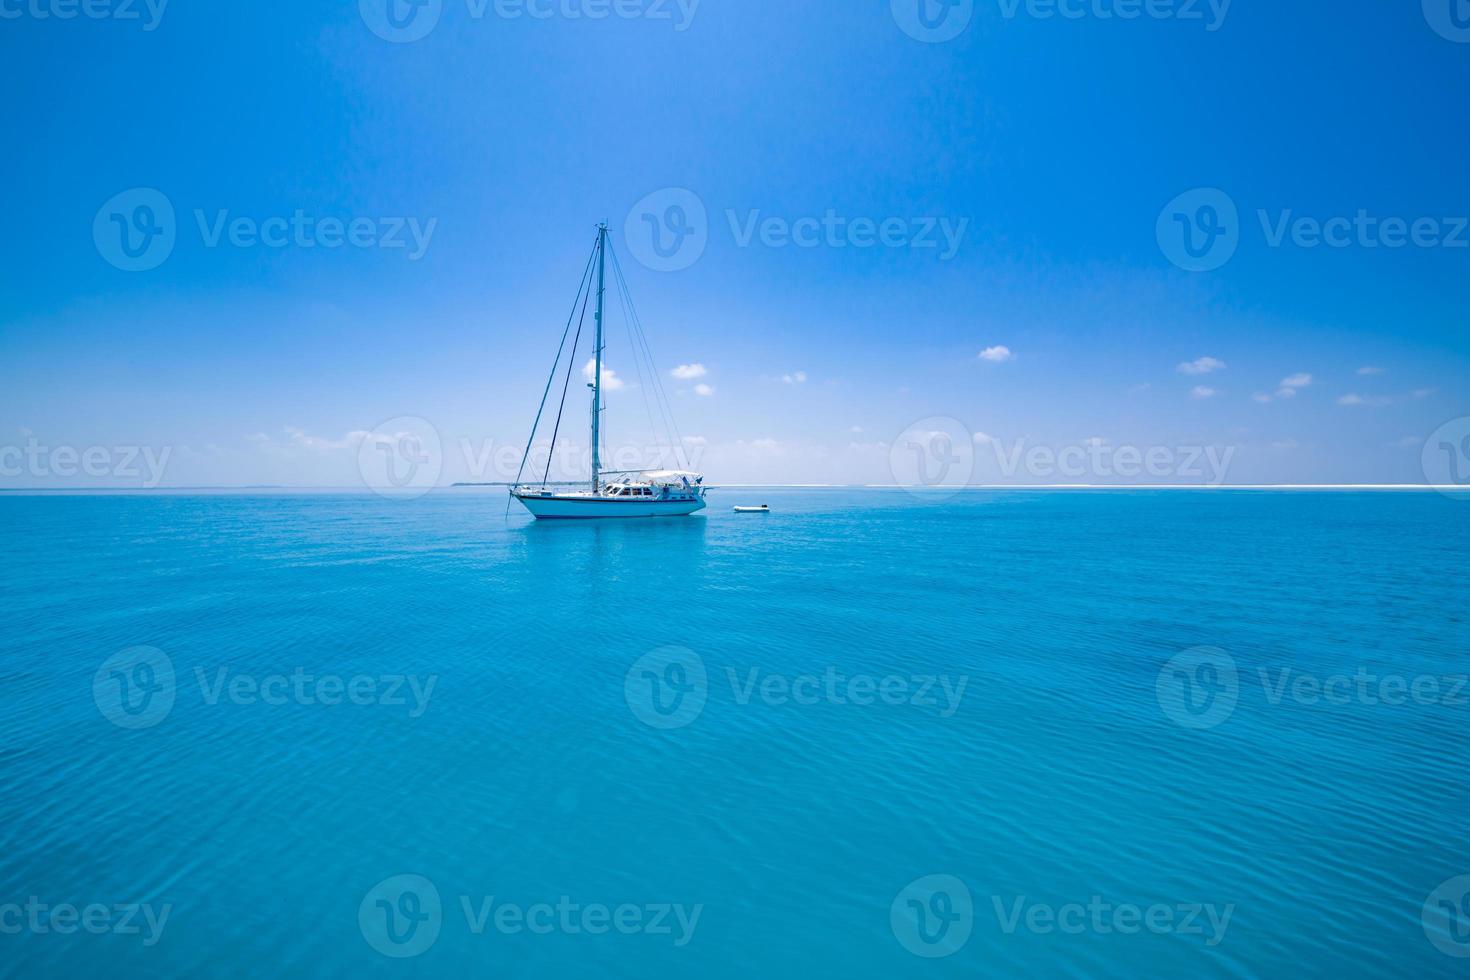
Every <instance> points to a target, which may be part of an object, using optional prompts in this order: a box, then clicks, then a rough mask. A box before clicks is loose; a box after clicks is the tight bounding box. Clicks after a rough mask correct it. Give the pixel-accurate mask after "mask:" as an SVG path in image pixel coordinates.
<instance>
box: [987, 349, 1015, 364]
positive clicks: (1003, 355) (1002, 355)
mask: <svg viewBox="0 0 1470 980" xmlns="http://www.w3.org/2000/svg"><path fill="white" fill-rule="evenodd" d="M1015 356H1016V355H1014V354H1012V353H1011V349H1010V348H1009V347H1006V346H1004V345H1002V344H997V345H995V346H994V347H987V348H985V349H984V350H983V351H981V352H980V360H982V361H989V362H990V363H992V364H1004V363H1005V362H1006V361H1010V360H1014V359H1015Z"/></svg>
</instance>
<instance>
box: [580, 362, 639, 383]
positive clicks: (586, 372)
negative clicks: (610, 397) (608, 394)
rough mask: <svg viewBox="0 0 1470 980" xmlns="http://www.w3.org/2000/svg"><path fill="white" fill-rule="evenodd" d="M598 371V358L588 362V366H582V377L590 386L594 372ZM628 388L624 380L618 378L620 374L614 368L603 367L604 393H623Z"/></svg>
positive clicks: (604, 365)
mask: <svg viewBox="0 0 1470 980" xmlns="http://www.w3.org/2000/svg"><path fill="white" fill-rule="evenodd" d="M596 370H597V359H596V358H593V359H592V360H590V361H588V362H587V363H586V364H584V365H582V377H583V378H584V379H586V381H587V382H588V383H589V384H590V383H591V382H592V375H593V372H595V371H596ZM626 387H628V386H627V384H625V383H624V382H623V379H622V378H620V377H618V372H616V371H614V370H613V369H612V368H610V367H608V366H607V365H606V364H603V365H602V390H603V391H622V390H623V389H624V388H626Z"/></svg>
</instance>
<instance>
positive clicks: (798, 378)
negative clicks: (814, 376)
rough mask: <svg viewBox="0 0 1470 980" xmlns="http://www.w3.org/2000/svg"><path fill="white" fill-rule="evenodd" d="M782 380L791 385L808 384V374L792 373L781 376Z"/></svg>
mask: <svg viewBox="0 0 1470 980" xmlns="http://www.w3.org/2000/svg"><path fill="white" fill-rule="evenodd" d="M781 380H782V381H784V382H786V383H787V384H789V385H801V384H806V372H805V371H792V372H791V373H790V374H783V375H781Z"/></svg>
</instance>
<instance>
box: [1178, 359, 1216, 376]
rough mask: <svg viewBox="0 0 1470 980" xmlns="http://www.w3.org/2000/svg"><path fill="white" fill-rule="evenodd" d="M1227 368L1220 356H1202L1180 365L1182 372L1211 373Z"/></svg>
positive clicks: (1180, 371)
mask: <svg viewBox="0 0 1470 980" xmlns="http://www.w3.org/2000/svg"><path fill="white" fill-rule="evenodd" d="M1223 370H1225V362H1224V361H1222V360H1220V359H1219V358H1218V357H1200V358H1196V359H1195V360H1193V361H1186V362H1184V363H1183V364H1181V365H1179V373H1180V374H1209V373H1210V372H1212V371H1223Z"/></svg>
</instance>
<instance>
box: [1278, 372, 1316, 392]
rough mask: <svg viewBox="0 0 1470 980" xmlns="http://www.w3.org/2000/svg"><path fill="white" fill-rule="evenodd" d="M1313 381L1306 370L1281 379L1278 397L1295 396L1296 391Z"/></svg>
mask: <svg viewBox="0 0 1470 980" xmlns="http://www.w3.org/2000/svg"><path fill="white" fill-rule="evenodd" d="M1311 383H1312V376H1311V375H1310V374H1307V373H1306V372H1305V371H1302V372H1299V373H1297V374H1293V375H1292V376H1291V377H1289V378H1282V379H1281V387H1280V388H1277V389H1276V397H1277V398H1295V397H1296V393H1297V392H1298V391H1300V390H1301V389H1303V388H1305V387H1307V386H1309V385H1310V384H1311Z"/></svg>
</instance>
